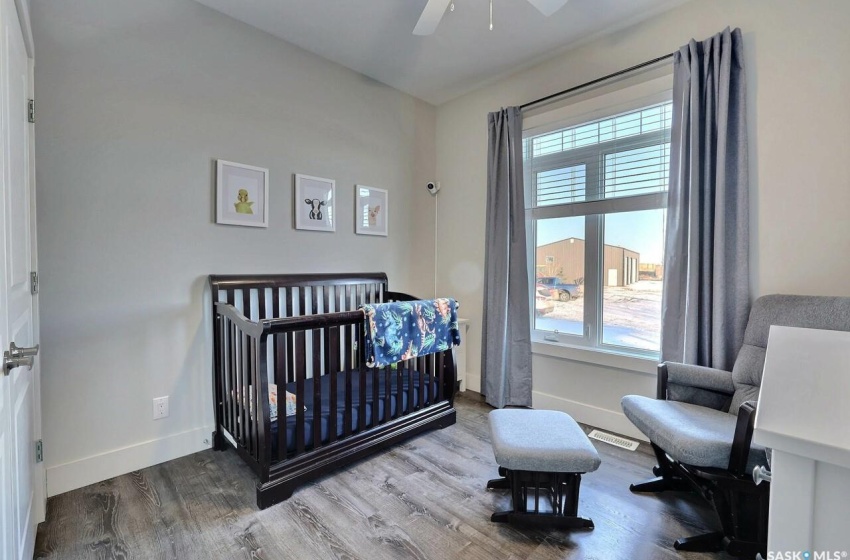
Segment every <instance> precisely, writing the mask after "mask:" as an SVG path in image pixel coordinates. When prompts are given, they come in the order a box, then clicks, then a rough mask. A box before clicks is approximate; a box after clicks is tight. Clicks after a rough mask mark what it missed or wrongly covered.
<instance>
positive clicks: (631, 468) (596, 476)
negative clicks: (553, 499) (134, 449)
mask: <svg viewBox="0 0 850 560" xmlns="http://www.w3.org/2000/svg"><path fill="white" fill-rule="evenodd" d="M457 409H458V423H457V424H456V425H455V426H452V427H449V428H446V429H444V430H439V431H435V432H430V433H427V434H424V435H421V436H419V437H416V438H415V439H412V440H409V441H408V442H406V443H404V444H402V445H399V446H398V447H395V448H394V449H392V450H390V451H387V452H384V453H381V454H378V455H375V456H373V457H371V458H369V459H366V460H363V461H360V462H358V463H356V464H354V465H352V466H350V467H349V468H346V469H342V470H340V471H338V472H336V473H335V474H332V475H330V476H328V477H326V478H324V479H321V480H319V481H318V482H315V483H313V484H309V485H306V486H304V487H302V488H301V489H300V490H298V491H297V492H296V493H295V494H294V495H293V497H292V498H290V499H289V500H288V501H286V502H284V503H282V504H279V505H277V506H273V507H271V508H269V509H266V510H264V511H259V510H258V509H257V507H256V503H255V488H254V485H255V483H256V481H255V478H254V476H253V474H252V472H251V471H250V470H249V469H248V468H247V467H246V466H245V465H244V464H243V463H242V461H241V460H240V459H239V458H238V457H237V455H236V454H235V453H234V452H233V451H227V452H223V453H220V452H214V451H203V452H201V453H196V454H194V455H190V456H188V457H183V458H181V459H177V460H175V461H170V462H168V463H164V464H161V465H157V466H154V467H151V468H148V469H144V470H142V471H137V472H133V473H130V474H127V475H124V476H119V477H117V478H113V479H110V480H107V481H104V482H101V483H98V484H93V485H91V486H88V487H85V488H81V489H79V490H74V491H73V492H68V493H66V494H62V495H60V496H54V497H52V498H50V499H49V500H48V503H47V521H45V522H44V523H42V524H41V525H40V526H39V528H38V537H37V542H36V551H35V558H57V559H62V560H71V559H89V558H96V559H111V558H127V559H148V558H151V559H175V560H185V559H203V560H217V559H228V560H229V559H237V558H245V559H266V560H275V559H289V558H293V559H312V558H345V559H356V558H362V559H366V560H380V559H399V558H418V559H436V560H443V559H449V558H462V559H463V560H477V559H481V560H490V559H509V560H515V559H520V558H522V559H529V560H543V559H554V558H569V559H599V560H618V559H624V560H625V559H629V560H633V559H634V560H643V559H648V560H655V559H665V558H687V559H694V560H696V559H701V558H717V559H723V558H728V557H727V556H725V555H723V554H716V555H704V554H695V553H683V554H678V553H677V552H676V551H675V550H673V548H672V542H673V541H674V540H675V539H676V538H677V537H680V536H688V535H693V534H699V533H702V532H706V531H708V530H713V528H714V526H715V525H714V524H715V520H714V516H713V513H712V512H711V511H710V510H709V509H708V508H707V507H706V506H704V505H703V504H702V503H701V502H700V501H698V500H697V499H696V498H695V497H692V496H690V495H686V494H673V493H667V494H662V495H659V496H652V495H633V494H631V493H630V492H629V490H628V485H629V483H631V482H634V481H637V480H641V479H644V478H649V477H650V476H652V473H651V471H650V470H651V468H652V466H653V464H654V460H653V458H652V457H651V455H650V453H649V451H648V448H647V446H644V445H642V446H641V449H640V450H639V451H637V452H629V451H624V450H620V449H618V448H615V447H612V446H609V445H607V444H604V443H599V442H594V444H595V445H596V447H597V449H598V450H599V452H600V454H601V455H602V466H601V467H600V469H599V470H598V471H597V472H595V473H592V474H589V475H586V476H585V477H583V480H582V489H581V502H580V506H579V514H581V515H584V516H586V517H590V518H592V519H593V521H594V523H595V524H596V529H595V530H593V531H575V532H571V533H567V532H561V531H536V530H523V529H517V528H514V527H511V526H508V525H503V524H495V523H491V522H490V520H489V517H490V514H491V513H492V512H493V511H495V510H499V509H507V508H508V507H509V497H508V495H507V493H506V492H504V491H489V492H488V491H486V490H485V489H484V485H485V484H486V482H487V480H488V479H490V478H495V477H496V476H497V474H496V464H495V461H494V459H493V451H492V448H491V447H490V443H489V434H488V427H487V413H488V412H489V410H490V408H489V407H488V406H487V405H485V404H482V403H478V402H473V401H471V400H467V399H463V398H460V399H458V400H457Z"/></svg>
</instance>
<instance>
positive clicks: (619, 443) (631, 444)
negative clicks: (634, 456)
mask: <svg viewBox="0 0 850 560" xmlns="http://www.w3.org/2000/svg"><path fill="white" fill-rule="evenodd" d="M587 437H589V438H590V439H595V440H598V441H604V442H605V443H607V444H610V445H614V446H616V447H622V448H623V449H628V450H629V451H635V450H636V449H637V448H638V445H639V443H638V442H636V441H634V440H631V439H626V438H624V437H620V436H615V435H614V434H609V433H607V432H600V431H599V430H592V431H591V432H590V433H589V434H587Z"/></svg>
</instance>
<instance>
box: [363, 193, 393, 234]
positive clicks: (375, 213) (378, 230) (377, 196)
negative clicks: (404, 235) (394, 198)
mask: <svg viewBox="0 0 850 560" xmlns="http://www.w3.org/2000/svg"><path fill="white" fill-rule="evenodd" d="M388 197H389V195H388V193H387V191H385V190H384V189H376V188H375V187H367V186H365V185H355V187H354V224H355V226H356V227H355V232H356V233H358V234H360V235H383V236H384V237H386V236H387V233H388V224H389V198H388Z"/></svg>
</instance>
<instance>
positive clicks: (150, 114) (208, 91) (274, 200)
mask: <svg viewBox="0 0 850 560" xmlns="http://www.w3.org/2000/svg"><path fill="white" fill-rule="evenodd" d="M32 10H33V15H32V20H33V31H34V36H35V44H36V57H35V61H36V62H35V91H36V96H37V99H38V122H37V123H36V128H35V137H36V154H35V155H36V161H37V170H36V173H37V189H38V203H37V204H38V241H39V261H40V274H41V302H40V303H41V310H42V315H41V325H42V329H41V342H42V349H43V350H42V371H43V382H42V387H43V397H42V402H43V407H42V408H43V418H44V441H45V448H46V450H47V451H46V453H45V456H46V461H47V468H48V471H47V472H48V485H49V493H50V494H56V493H58V492H62V491H65V490H69V489H71V488H74V487H78V486H80V485H83V484H89V483H91V482H95V481H97V480H102V479H103V478H107V477H109V476H113V475H115V474H119V473H123V472H127V471H129V470H133V469H137V468H141V467H145V466H148V465H150V464H154V463H156V462H160V461H164V460H168V459H171V458H173V457H177V456H180V455H185V454H187V453H191V452H193V451H196V450H199V449H202V448H203V447H204V446H205V444H204V442H203V440H204V439H205V438H208V437H209V433H210V431H211V429H212V402H211V401H212V397H211V395H212V389H211V366H210V358H209V355H210V352H211V350H210V343H211V341H210V336H209V332H208V331H207V329H206V325H205V321H206V320H207V319H208V318H205V316H204V305H203V297H204V286H205V276H206V275H207V274H210V273H251V272H269V273H270V272H309V271H318V272H321V271H366V270H380V271H386V272H387V273H388V274H389V277H390V285H391V287H393V288H395V289H400V290H405V291H412V292H418V293H423V294H424V295H428V294H430V293H432V291H433V256H432V255H433V224H432V220H433V218H432V217H431V215H432V214H433V210H431V211H430V212H427V211H426V212H424V213H422V212H414V209H416V208H426V209H427V208H433V201H432V200H431V198H430V195H428V193H427V192H426V190H425V189H424V186H423V187H422V188H418V187H419V186H422V185H424V183H425V181H426V180H427V179H431V178H433V176H434V170H435V165H436V163H435V158H436V156H435V147H434V134H435V126H436V124H435V123H436V120H435V119H436V114H435V109H434V108H433V107H431V106H429V105H427V104H425V103H422V102H420V101H418V100H416V99H414V98H413V97H410V96H408V95H405V94H402V93H400V92H398V91H396V90H394V89H392V88H389V87H387V86H384V85H381V84H379V83H376V82H374V81H372V80H370V79H368V78H366V77H364V76H362V75H359V74H357V73H354V72H352V71H350V70H347V69H344V68H342V67H340V66H338V65H335V64H332V63H330V62H328V61H326V60H324V59H321V58H319V57H317V56H315V55H312V54H310V53H308V52H305V51H303V50H301V49H298V48H296V47H294V46H291V45H289V44H287V43H285V42H282V41H280V40H278V39H276V38H273V37H272V36H270V35H267V34H264V33H262V32H260V31H257V30H255V29H253V28H251V27H248V26H246V25H244V24H242V23H239V22H236V21H234V20H231V19H229V18H227V17H225V16H222V15H220V14H218V13H216V12H214V11H212V10H209V9H208V8H205V7H203V6H201V5H200V4H197V3H195V2H192V1H190V0H145V1H144V2H139V1H136V0H75V1H73V2H71V1H55V0H34V1H33V4H32ZM216 158H222V159H227V160H231V161H237V162H241V163H246V164H251V165H257V166H261V167H267V168H269V170H270V202H269V204H270V217H269V221H270V226H269V228H268V229H254V228H240V227H232V226H221V225H216V224H215V223H214V207H213V203H214V187H215V185H214V160H215V159H216ZM296 172H297V173H306V174H311V175H318V176H322V177H329V178H332V179H335V180H336V181H337V196H338V199H339V209H338V217H339V221H338V225H337V232H336V233H334V234H328V233H316V232H304V231H295V230H294V229H293V217H292V199H293V193H292V191H293V179H292V176H293V173H296ZM355 183H362V184H366V185H370V186H374V187H380V188H385V189H387V190H389V193H390V194H389V201H390V210H391V211H390V224H389V231H390V235H389V237H388V238H381V237H371V236H368V237H367V236H356V235H355V234H354V203H353V197H354V185H355ZM415 186H416V187H417V188H414V187H415ZM410 224H414V228H416V229H419V230H422V231H426V232H428V231H430V234H429V235H424V236H415V235H414V234H413V228H411V227H410ZM416 254H422V255H423V258H414V257H413V255H416ZM162 395H169V396H170V398H171V414H170V416H169V417H168V418H166V419H164V420H158V421H153V420H152V419H151V415H152V404H151V401H152V398H154V397H157V396H162Z"/></svg>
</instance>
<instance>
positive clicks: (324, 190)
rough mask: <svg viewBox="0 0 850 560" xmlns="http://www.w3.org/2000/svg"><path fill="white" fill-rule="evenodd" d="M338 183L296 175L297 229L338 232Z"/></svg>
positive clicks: (331, 180) (295, 206)
mask: <svg viewBox="0 0 850 560" xmlns="http://www.w3.org/2000/svg"><path fill="white" fill-rule="evenodd" d="M335 201H336V181H334V180H333V179H323V178H321V177H311V176H310V175H301V174H300V173H297V174H296V175H295V205H294V208H295V229H309V230H313V231H336V204H335Z"/></svg>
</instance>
